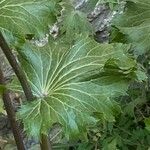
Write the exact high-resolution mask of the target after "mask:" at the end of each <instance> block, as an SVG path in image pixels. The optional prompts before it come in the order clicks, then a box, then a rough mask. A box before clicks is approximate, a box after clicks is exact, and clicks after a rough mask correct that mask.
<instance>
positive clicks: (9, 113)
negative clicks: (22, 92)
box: [0, 68, 25, 150]
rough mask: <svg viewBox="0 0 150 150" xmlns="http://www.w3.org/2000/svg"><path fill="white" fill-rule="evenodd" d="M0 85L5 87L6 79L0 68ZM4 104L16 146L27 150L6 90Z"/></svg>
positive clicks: (20, 149) (19, 149) (21, 149)
mask: <svg viewBox="0 0 150 150" xmlns="http://www.w3.org/2000/svg"><path fill="white" fill-rule="evenodd" d="M0 84H1V85H5V79H4V76H3V72H2V69H1V68H0ZM2 98H3V102H4V106H5V109H6V112H7V116H8V118H9V121H10V124H11V128H12V132H13V135H14V138H15V141H16V145H17V148H18V150H25V147H24V143H23V137H22V134H21V131H20V129H19V125H18V123H17V121H16V117H15V112H14V109H13V106H12V103H11V98H10V96H9V91H8V90H5V91H4V93H3V96H2Z"/></svg>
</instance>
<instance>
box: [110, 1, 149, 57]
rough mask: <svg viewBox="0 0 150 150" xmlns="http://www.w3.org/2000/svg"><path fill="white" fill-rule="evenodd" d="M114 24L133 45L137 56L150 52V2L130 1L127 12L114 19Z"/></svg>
mask: <svg viewBox="0 0 150 150" xmlns="http://www.w3.org/2000/svg"><path fill="white" fill-rule="evenodd" d="M113 24H114V25H115V26H116V27H117V28H118V29H119V30H120V32H122V33H123V34H125V35H127V37H126V38H127V41H128V42H129V43H133V46H134V49H135V54H136V55H141V54H143V53H145V52H146V51H149V50H150V42H149V41H150V36H149V34H150V28H149V26H150V1H149V0H129V1H128V2H127V4H126V8H125V12H124V13H122V14H120V15H119V16H118V17H115V18H114V22H113Z"/></svg>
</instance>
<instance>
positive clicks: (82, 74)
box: [19, 37, 135, 138]
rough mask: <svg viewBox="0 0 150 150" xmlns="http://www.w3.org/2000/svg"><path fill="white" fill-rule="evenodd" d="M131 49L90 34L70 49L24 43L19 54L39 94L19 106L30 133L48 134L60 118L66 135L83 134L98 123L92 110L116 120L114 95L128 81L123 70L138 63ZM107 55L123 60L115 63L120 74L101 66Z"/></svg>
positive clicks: (106, 117)
mask: <svg viewBox="0 0 150 150" xmlns="http://www.w3.org/2000/svg"><path fill="white" fill-rule="evenodd" d="M127 49H128V46H127V45H122V44H112V45H111V44H102V45H101V44H98V43H96V42H95V41H93V40H91V39H89V38H86V37H84V39H82V38H81V39H79V40H78V41H77V42H76V43H75V45H74V46H72V47H70V49H63V47H59V45H57V44H54V45H53V46H52V45H51V44H50V43H49V45H47V46H44V47H42V48H38V47H35V46H32V45H29V44H26V45H24V47H23V48H22V49H21V50H20V51H19V52H20V56H21V59H20V60H21V64H22V67H23V68H24V70H25V72H26V74H27V77H28V79H29V83H30V85H31V88H32V91H33V93H34V95H35V96H36V97H37V100H34V101H33V102H31V103H27V104H24V105H23V106H22V108H21V109H20V111H19V118H20V119H22V120H23V123H24V127H25V130H26V131H27V133H28V134H30V135H32V136H36V137H37V136H39V135H40V133H44V134H46V133H47V130H48V129H49V128H50V126H51V125H52V124H54V123H56V122H57V123H60V124H61V125H62V126H63V127H64V131H65V133H66V136H67V137H68V138H69V137H80V136H81V135H82V136H83V135H84V133H85V131H86V127H87V126H88V125H90V124H92V123H95V121H96V119H94V117H92V114H93V113H96V114H100V116H102V118H103V119H105V120H108V121H114V120H115V119H114V115H115V113H117V112H118V109H119V106H118V105H117V103H116V102H115V101H114V100H113V97H116V96H120V95H122V94H125V93H126V90H127V88H128V84H129V82H130V79H129V78H127V77H126V75H127V74H126V73H125V74H124V73H123V70H125V71H127V70H128V74H130V73H131V72H132V71H131V70H134V69H133V68H135V61H134V60H132V58H130V57H129V56H127V55H126V52H125V50H127ZM109 59H113V60H115V59H116V60H118V59H119V60H120V61H116V64H117V65H118V67H120V70H119V69H118V72H119V71H122V75H120V73H118V75H117V74H116V73H115V75H113V74H111V73H110V72H109V73H107V71H106V72H105V70H104V69H103V67H104V65H105V63H106V61H107V63H108V60H109ZM105 67H106V66H105ZM108 70H109V69H108ZM129 70H130V71H129ZM132 73H133V72H132Z"/></svg>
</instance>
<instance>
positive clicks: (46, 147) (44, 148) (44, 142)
mask: <svg viewBox="0 0 150 150" xmlns="http://www.w3.org/2000/svg"><path fill="white" fill-rule="evenodd" d="M40 147H41V150H52V146H51V144H50V141H49V138H48V136H46V135H44V134H42V135H41V143H40Z"/></svg>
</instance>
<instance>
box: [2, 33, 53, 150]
mask: <svg viewBox="0 0 150 150" xmlns="http://www.w3.org/2000/svg"><path fill="white" fill-rule="evenodd" d="M0 47H1V48H2V51H3V53H4V54H5V56H6V58H7V60H8V61H9V63H10V65H11V66H12V68H13V70H14V72H15V74H16V76H17V77H18V80H19V81H20V84H21V86H22V89H23V91H24V93H25V96H26V99H27V101H32V100H33V99H34V96H33V94H32V91H31V88H30V85H29V83H28V80H27V78H26V75H25V73H24V72H23V70H22V68H21V67H20V66H19V64H18V63H17V60H16V58H15V56H14V55H13V53H12V51H11V49H10V48H9V46H8V44H7V42H6V40H5V38H4V37H3V35H2V33H1V32H0ZM40 145H41V150H51V145H50V142H49V140H48V137H47V136H43V135H41V144H40ZM45 145H46V146H45ZM42 148H44V149H42Z"/></svg>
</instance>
